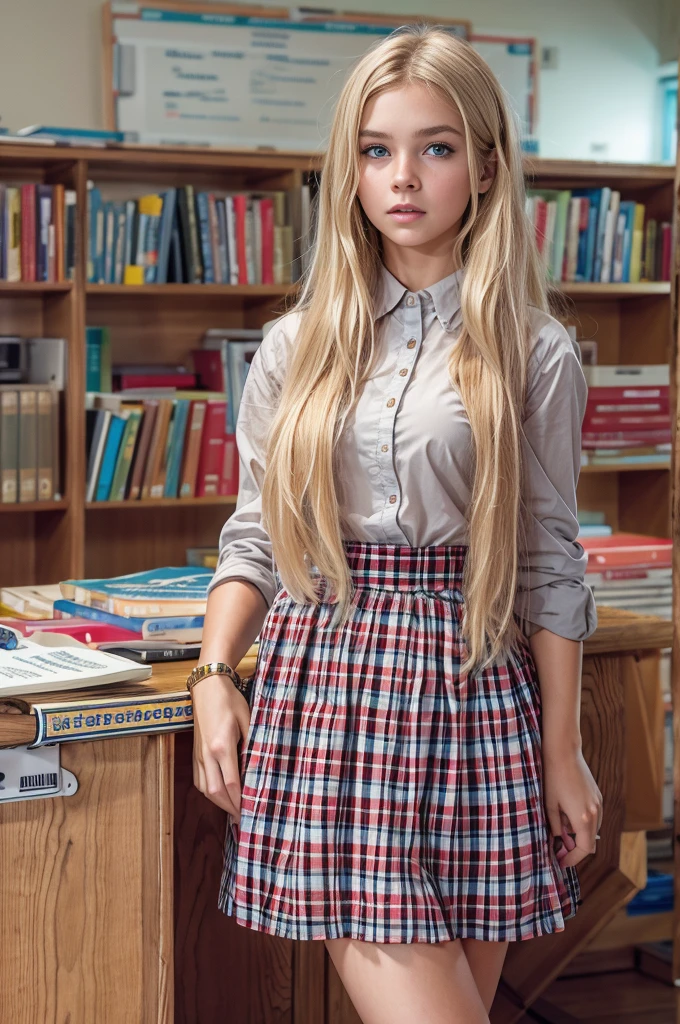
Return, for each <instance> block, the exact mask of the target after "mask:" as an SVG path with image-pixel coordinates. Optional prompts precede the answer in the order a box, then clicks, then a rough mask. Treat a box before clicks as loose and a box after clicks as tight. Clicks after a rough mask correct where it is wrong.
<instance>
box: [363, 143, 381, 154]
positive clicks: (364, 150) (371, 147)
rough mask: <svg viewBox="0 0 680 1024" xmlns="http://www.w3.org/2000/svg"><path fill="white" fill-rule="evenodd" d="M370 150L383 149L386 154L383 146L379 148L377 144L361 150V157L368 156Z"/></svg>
mask: <svg viewBox="0 0 680 1024" xmlns="http://www.w3.org/2000/svg"><path fill="white" fill-rule="evenodd" d="M372 149H384V150H385V152H387V149H386V147H385V146H381V145H380V144H379V143H374V144H373V145H372V146H367V147H366V149H362V150H361V153H362V156H368V154H369V152H370V150H372Z"/></svg>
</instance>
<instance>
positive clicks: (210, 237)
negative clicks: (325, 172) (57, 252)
mask: <svg viewBox="0 0 680 1024" xmlns="http://www.w3.org/2000/svg"><path fill="white" fill-rule="evenodd" d="M89 185H90V187H89V189H88V225H89V230H88V263H87V280H88V281H89V282H90V283H95V284H165V283H168V282H174V283H180V284H231V285H250V284H282V285H285V284H290V283H292V282H293V281H294V280H296V279H297V278H298V277H299V276H300V272H301V256H302V252H303V249H302V241H303V236H304V235H305V233H306V231H307V230H308V226H307V227H306V226H305V224H306V223H307V222H308V218H309V214H308V210H309V186H307V185H303V186H302V188H296V189H290V190H288V191H287V192H286V191H283V190H275V191H267V192H257V193H247V192H230V193H222V194H217V193H215V192H198V191H195V189H194V187H193V186H192V185H184V186H182V187H180V188H169V189H166V190H165V191H164V192H162V193H151V194H149V195H144V196H141V197H140V198H138V199H128V200H126V201H123V202H117V201H113V200H106V199H104V198H103V196H102V192H101V190H100V189H99V188H98V187H96V186H95V185H94V184H93V183H91V182H90V183H89Z"/></svg>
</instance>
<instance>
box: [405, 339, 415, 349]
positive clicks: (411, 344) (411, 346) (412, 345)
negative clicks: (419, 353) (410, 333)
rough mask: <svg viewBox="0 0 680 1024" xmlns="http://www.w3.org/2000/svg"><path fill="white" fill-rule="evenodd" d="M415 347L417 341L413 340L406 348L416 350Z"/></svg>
mask: <svg viewBox="0 0 680 1024" xmlns="http://www.w3.org/2000/svg"><path fill="white" fill-rule="evenodd" d="M415 347H416V339H415V338H411V339H410V341H409V342H408V344H407V345H406V348H415Z"/></svg>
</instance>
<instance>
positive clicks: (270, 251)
mask: <svg viewBox="0 0 680 1024" xmlns="http://www.w3.org/2000/svg"><path fill="white" fill-rule="evenodd" d="M260 213H261V216H262V284H274V200H273V199H271V198H269V197H265V198H264V199H262V201H261V203H260Z"/></svg>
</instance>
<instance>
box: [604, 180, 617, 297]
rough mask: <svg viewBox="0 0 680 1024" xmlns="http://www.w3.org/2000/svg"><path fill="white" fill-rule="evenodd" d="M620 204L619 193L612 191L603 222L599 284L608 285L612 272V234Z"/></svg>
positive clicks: (614, 230) (614, 229)
mask: <svg viewBox="0 0 680 1024" xmlns="http://www.w3.org/2000/svg"><path fill="white" fill-rule="evenodd" d="M620 202H621V193H620V192H617V191H616V190H613V191H612V195H611V199H610V201H609V210H608V211H607V220H606V222H605V229H604V246H603V250H602V273H601V275H600V284H609V282H610V281H611V279H612V278H611V271H612V256H613V252H614V234H615V232H616V225H617V222H618V216H619V203H620Z"/></svg>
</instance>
